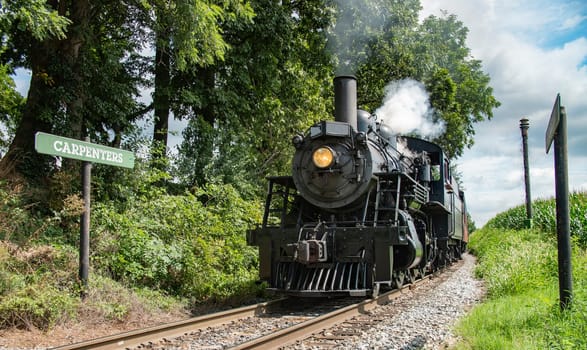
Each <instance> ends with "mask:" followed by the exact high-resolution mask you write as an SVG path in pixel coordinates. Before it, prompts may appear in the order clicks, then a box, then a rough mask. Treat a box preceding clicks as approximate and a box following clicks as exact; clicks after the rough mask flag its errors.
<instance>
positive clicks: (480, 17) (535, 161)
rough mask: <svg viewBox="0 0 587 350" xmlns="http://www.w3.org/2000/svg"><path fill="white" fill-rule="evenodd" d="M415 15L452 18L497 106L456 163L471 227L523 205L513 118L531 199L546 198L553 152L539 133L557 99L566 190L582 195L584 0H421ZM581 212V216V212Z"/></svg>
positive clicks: (586, 95)
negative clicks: (562, 118) (563, 119)
mask: <svg viewBox="0 0 587 350" xmlns="http://www.w3.org/2000/svg"><path fill="white" fill-rule="evenodd" d="M422 5H423V7H424V10H423V12H422V15H423V16H427V15H429V14H434V15H437V16H438V15H440V13H441V12H440V10H441V9H442V10H446V11H447V12H448V13H452V14H455V15H456V16H457V17H458V18H459V20H461V21H462V22H463V24H464V25H465V26H466V27H467V28H469V36H468V41H467V45H468V47H469V48H471V53H472V55H473V57H474V58H475V59H479V60H481V61H482V63H483V69H484V71H485V72H486V73H488V74H489V76H490V77H491V86H492V87H493V88H494V95H495V96H496V97H497V99H498V100H499V101H500V102H501V103H502V105H501V106H500V107H499V108H498V109H496V110H495V112H494V118H493V119H492V120H490V121H486V122H482V123H480V124H477V125H476V128H475V131H476V134H475V145H474V146H473V147H472V148H471V149H469V150H467V151H466V152H465V154H464V156H463V157H461V158H460V159H459V160H458V161H457V162H458V164H459V169H460V171H461V172H462V175H463V182H464V185H465V187H466V195H467V202H468V206H469V212H470V213H471V215H472V217H473V220H474V221H475V223H476V224H477V226H478V227H481V226H483V225H484V224H485V223H486V221H487V220H489V219H490V218H492V217H493V216H495V214H497V213H499V212H502V211H504V210H506V209H508V208H511V207H513V206H516V205H519V204H523V203H524V196H525V192H524V180H523V161H522V141H521V135H520V129H519V120H520V119H521V118H522V117H527V118H528V119H529V120H530V129H529V148H530V149H529V158H530V183H531V186H532V190H531V192H532V198H533V199H537V198H551V197H553V196H554V158H553V154H552V153H553V152H552V150H551V151H550V154H546V151H545V145H544V143H545V141H544V139H545V132H546V128H547V125H548V120H549V118H550V112H551V110H552V107H553V104H554V100H555V98H556V95H557V93H560V94H561V102H562V105H563V106H565V108H566V111H567V115H568V117H567V123H568V147H569V149H568V156H569V187H570V188H569V189H570V190H571V191H579V190H582V191H587V65H586V63H587V2H585V1H584V0H581V1H542V0H541V1H530V0H521V1H513V0H451V1H442V0H422ZM586 214H587V213H586Z"/></svg>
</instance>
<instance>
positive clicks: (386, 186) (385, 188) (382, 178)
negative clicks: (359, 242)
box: [373, 174, 402, 226]
mask: <svg viewBox="0 0 587 350" xmlns="http://www.w3.org/2000/svg"><path fill="white" fill-rule="evenodd" d="M392 176H393V177H395V179H396V183H397V184H396V188H395V189H393V188H392V185H393V180H392V178H391V177H392ZM401 179H402V178H401V176H400V174H391V175H390V174H381V175H379V176H378V177H377V195H376V196H375V210H374V217H373V226H377V220H378V219H379V212H380V211H392V210H395V216H394V223H395V224H397V220H398V210H399V201H400V186H401V182H402V180H401ZM385 193H395V207H386V206H383V205H382V203H381V201H382V197H383V196H384V194H385Z"/></svg>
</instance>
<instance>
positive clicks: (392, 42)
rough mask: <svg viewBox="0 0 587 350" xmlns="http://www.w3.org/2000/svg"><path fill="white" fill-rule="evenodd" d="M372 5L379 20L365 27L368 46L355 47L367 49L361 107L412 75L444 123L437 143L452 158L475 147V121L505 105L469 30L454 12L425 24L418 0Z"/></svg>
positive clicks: (371, 105) (374, 0)
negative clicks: (474, 53)
mask: <svg viewBox="0 0 587 350" xmlns="http://www.w3.org/2000/svg"><path fill="white" fill-rule="evenodd" d="M369 3H370V5H369V7H368V8H371V9H376V10H377V11H376V12H375V13H374V14H367V15H366V16H367V17H369V18H371V17H373V16H375V18H376V20H375V21H373V22H370V23H367V25H363V26H362V29H361V30H362V31H363V32H365V33H367V34H370V37H369V38H370V39H369V40H368V42H367V45H366V49H365V50H363V49H362V48H361V47H359V48H356V49H355V51H357V52H362V51H361V50H363V51H366V58H365V60H364V61H363V63H362V64H360V65H359V66H358V67H357V70H356V74H357V79H358V81H359V85H358V93H359V106H360V107H361V108H364V109H366V110H368V111H374V110H375V109H376V108H377V107H379V106H380V105H381V102H382V100H383V96H384V89H385V86H386V85H387V84H388V83H390V82H391V81H394V80H401V79H405V78H412V79H415V80H418V81H420V82H423V83H424V84H425V86H426V90H427V91H428V93H429V95H430V104H431V106H432V107H433V108H434V116H433V117H434V119H435V121H442V122H443V123H444V124H445V130H444V132H443V133H442V134H441V135H440V136H438V137H436V138H435V139H434V140H432V141H434V142H436V143H438V144H440V145H441V146H443V148H444V150H445V151H446V152H447V154H448V155H449V157H451V158H455V157H458V156H460V155H462V153H463V150H464V149H465V147H471V146H472V145H473V142H474V140H473V135H474V134H475V130H474V123H477V122H481V121H483V120H486V119H491V117H492V116H493V112H492V111H493V109H494V108H497V107H498V106H499V105H500V103H499V102H498V101H497V100H496V99H495V97H494V96H493V89H492V88H491V87H490V86H489V81H490V79H489V76H488V75H487V74H485V73H484V72H483V71H482V69H481V62H480V61H478V60H475V59H473V58H472V57H471V55H470V50H469V48H467V46H466V38H467V33H468V30H467V28H466V27H465V26H464V25H463V23H462V22H460V21H458V20H457V18H456V16H454V15H448V16H444V17H442V18H438V17H435V16H430V17H428V18H426V19H425V20H424V21H423V23H421V24H420V23H419V22H418V14H419V12H420V10H421V7H420V2H419V1H418V0H410V1H398V0H371V1H370V2H369ZM364 16H365V15H364ZM352 27H353V28H354V27H356V25H354V26H352ZM353 42H354V43H356V42H357V41H356V40H355V41H353Z"/></svg>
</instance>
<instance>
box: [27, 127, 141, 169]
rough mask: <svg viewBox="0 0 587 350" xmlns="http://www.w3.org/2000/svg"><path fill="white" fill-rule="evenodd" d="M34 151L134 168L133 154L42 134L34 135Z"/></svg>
mask: <svg viewBox="0 0 587 350" xmlns="http://www.w3.org/2000/svg"><path fill="white" fill-rule="evenodd" d="M35 150H36V151H37V152H39V153H43V154H49V155H53V156H61V157H64V158H72V159H77V160H83V161H86V162H93V163H101V164H107V165H113V166H118V167H124V168H133V167H134V166H135V155H134V153H132V152H130V151H126V150H121V149H118V148H113V147H106V146H102V145H97V144H94V143H90V142H85V141H80V140H76V139H70V138H67V137H61V136H55V135H51V134H47V133H44V132H37V133H36V134H35Z"/></svg>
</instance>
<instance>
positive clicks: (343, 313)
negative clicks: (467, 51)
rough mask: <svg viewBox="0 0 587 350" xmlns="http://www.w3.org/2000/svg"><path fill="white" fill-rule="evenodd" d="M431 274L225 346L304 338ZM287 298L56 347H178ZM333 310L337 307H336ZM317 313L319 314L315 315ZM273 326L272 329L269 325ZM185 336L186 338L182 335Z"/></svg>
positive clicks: (279, 344) (275, 306)
mask: <svg viewBox="0 0 587 350" xmlns="http://www.w3.org/2000/svg"><path fill="white" fill-rule="evenodd" d="M430 278H432V276H426V277H425V278H423V279H420V280H418V281H416V282H414V283H412V284H410V285H407V286H404V287H403V288H402V289H400V290H393V291H390V292H387V293H384V294H381V295H380V296H378V297H377V298H374V299H367V300H362V301H360V302H353V303H352V304H349V303H348V302H347V303H346V305H345V304H342V306H332V307H331V308H330V310H327V311H324V312H326V313H324V314H321V315H320V312H317V313H316V314H315V315H313V316H307V315H306V316H304V315H302V316H299V315H298V316H294V315H295V314H287V312H285V313H283V314H281V315H278V316H277V318H281V319H283V318H287V317H289V318H291V319H292V321H291V322H290V323H291V324H290V325H289V326H288V327H287V328H271V327H268V329H267V333H266V334H265V335H261V336H252V339H249V338H250V337H247V336H243V335H242V334H236V335H235V337H236V338H239V339H236V340H234V344H236V345H229V346H223V348H231V349H268V348H278V347H283V346H287V345H290V344H294V343H295V342H296V341H298V340H302V339H305V338H308V337H310V336H312V335H313V334H316V333H317V332H320V331H322V330H325V329H328V328H330V327H332V326H333V325H335V324H338V323H341V322H343V321H345V320H348V319H351V318H352V317H355V316H358V315H362V314H366V313H368V312H369V311H370V310H372V309H374V308H376V307H378V306H379V305H384V304H387V303H389V302H390V301H392V300H393V299H395V298H397V297H398V296H400V295H401V294H402V292H404V291H405V290H406V289H412V288H415V287H416V286H418V285H419V284H421V283H425V282H427V281H428V280H430ZM286 300H287V299H278V300H275V301H271V302H266V303H261V304H256V305H251V306H246V307H241V308H238V309H234V310H228V311H223V312H219V313H214V314H210V315H205V316H200V317H195V318H191V319H187V320H182V321H178V322H174V323H169V324H164V325H160V326H155V327H151V328H147V329H139V330H135V331H130V332H125V333H121V334H117V335H112V336H107V337H103V338H98V339H93V340H89V341H84V342H79V343H75V344H70V345H65V346H60V347H57V348H54V350H81V349H99V350H111V349H133V348H143V349H144V348H147V349H148V348H152V349H165V348H167V347H173V348H179V347H178V346H177V344H179V343H181V342H183V341H185V342H189V341H190V340H189V339H187V338H198V337H200V338H201V337H204V338H206V337H209V336H208V335H206V333H205V332H206V330H208V331H211V330H212V331H211V332H212V333H214V331H213V329H214V327H219V326H220V325H224V327H226V326H227V325H228V327H233V328H235V333H238V332H239V331H237V330H236V325H237V324H241V323H243V322H244V321H243V320H245V319H247V318H252V317H256V318H257V319H256V320H255V319H253V320H252V321H251V322H252V323H256V322H261V320H262V319H263V318H268V313H270V312H272V310H275V309H278V308H281V307H282V308H284V309H286V310H287V308H288V307H287V306H283V304H286V303H287V301H286ZM333 310H334V311H333ZM316 315H317V316H316ZM270 328H271V329H270ZM183 338H186V339H183ZM202 347H203V348H210V346H209V345H208V346H202ZM190 348H198V346H194V347H192V346H190Z"/></svg>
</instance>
